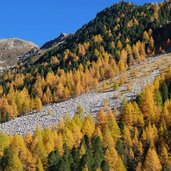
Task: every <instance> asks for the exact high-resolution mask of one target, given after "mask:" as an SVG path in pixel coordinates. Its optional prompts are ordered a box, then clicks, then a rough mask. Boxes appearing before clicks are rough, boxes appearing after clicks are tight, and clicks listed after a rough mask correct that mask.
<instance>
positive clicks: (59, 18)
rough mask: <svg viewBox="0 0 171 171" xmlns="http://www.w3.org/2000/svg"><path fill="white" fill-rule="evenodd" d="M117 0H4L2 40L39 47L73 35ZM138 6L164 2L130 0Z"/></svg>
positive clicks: (1, 7) (0, 15) (0, 13)
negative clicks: (30, 43)
mask: <svg viewBox="0 0 171 171" xmlns="http://www.w3.org/2000/svg"><path fill="white" fill-rule="evenodd" d="M116 2H118V0H1V2H0V38H20V39H24V40H28V41H32V42H34V43H36V44H38V45H39V46H41V45H42V44H44V43H45V42H47V41H49V40H51V39H54V38H56V37H57V36H58V35H59V34H60V33H74V32H75V31H76V30H77V29H79V28H80V27H81V26H82V25H84V24H86V23H88V22H89V21H90V20H92V19H93V18H95V16H96V14H97V12H100V11H101V10H103V9H105V8H106V7H110V6H111V5H112V4H114V3H116ZM131 2H133V3H136V4H144V3H147V2H161V0H141V1H139V0H131Z"/></svg>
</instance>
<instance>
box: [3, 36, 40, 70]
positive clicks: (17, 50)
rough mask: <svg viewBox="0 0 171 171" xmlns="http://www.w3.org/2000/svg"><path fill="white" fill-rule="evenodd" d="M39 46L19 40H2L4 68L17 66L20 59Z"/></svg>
mask: <svg viewBox="0 0 171 171" xmlns="http://www.w3.org/2000/svg"><path fill="white" fill-rule="evenodd" d="M35 47H36V48H37V47H38V46H37V45H36V44H34V43H32V42H27V41H24V40H21V39H17V38H11V39H0V61H1V66H2V67H11V66H15V65H16V64H17V63H18V61H19V57H20V56H22V55H23V54H25V53H27V52H29V51H30V50H31V49H33V48H35Z"/></svg>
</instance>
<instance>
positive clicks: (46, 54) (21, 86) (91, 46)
mask: <svg viewBox="0 0 171 171" xmlns="http://www.w3.org/2000/svg"><path fill="white" fill-rule="evenodd" d="M170 18H171V4H170V2H163V3H159V4H157V3H156V4H153V3H151V4H145V5H143V6H137V5H134V4H132V3H126V2H120V3H117V4H115V5H113V6H111V7H110V8H107V9H105V10H103V11H102V12H100V13H99V14H97V17H96V18H95V19H94V20H92V21H90V22H89V23H88V24H87V25H84V26H83V27H82V28H81V29H79V30H78V31H77V32H76V33H75V34H73V35H69V36H68V37H67V38H66V39H65V41H64V42H63V43H60V44H59V45H58V46H55V47H54V48H53V47H52V48H50V49H46V50H45V51H44V50H43V53H42V54H40V55H39V54H38V55H37V60H36V61H35V60H34V61H32V59H35V56H34V55H33V57H32V58H29V59H30V60H31V62H26V63H25V65H23V66H22V65H20V66H18V67H17V68H14V69H13V70H11V71H7V72H5V73H4V74H2V75H1V76H0V90H1V91H0V111H1V121H2V122H5V121H7V120H8V119H9V116H10V117H11V118H14V117H16V116H21V115H23V114H24V113H28V112H30V111H32V110H40V109H41V106H42V104H43V105H45V104H50V103H56V102H61V101H64V100H67V99H69V98H73V97H75V96H79V95H81V94H83V93H87V92H89V91H96V90H97V89H98V88H99V86H100V85H101V81H104V83H103V84H104V87H105V86H106V85H105V80H108V79H111V82H113V83H114V82H115V81H114V80H113V78H114V76H116V75H117V74H119V73H123V72H124V71H126V70H127V69H128V68H129V67H130V66H132V65H134V64H137V63H139V62H141V61H144V60H145V59H146V58H147V57H149V56H155V55H156V54H158V53H164V52H165V49H167V48H169V47H171V41H170V39H169V38H170V34H167V35H166V37H165V38H164V39H163V37H157V36H156V35H157V34H160V32H161V31H164V30H165V27H166V25H167V24H169V23H170ZM158 29H160V32H157V33H156V31H157V30H158ZM166 30H167V29H166ZM155 37H157V38H156V39H155ZM157 39H158V40H157ZM49 44H50V47H51V45H53V44H54V42H53V41H52V42H50V43H49ZM47 47H49V46H47ZM36 53H39V51H38V52H37V51H36ZM104 89H105V88H104ZM18 99H20V100H18ZM4 103H5V104H6V105H5V106H3V104H4ZM7 118H8V119H7Z"/></svg>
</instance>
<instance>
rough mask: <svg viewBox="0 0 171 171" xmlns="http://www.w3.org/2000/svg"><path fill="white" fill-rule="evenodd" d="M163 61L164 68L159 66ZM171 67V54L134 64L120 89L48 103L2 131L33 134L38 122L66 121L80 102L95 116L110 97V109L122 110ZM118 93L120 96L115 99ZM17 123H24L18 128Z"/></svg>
mask: <svg viewBox="0 0 171 171" xmlns="http://www.w3.org/2000/svg"><path fill="white" fill-rule="evenodd" d="M159 64H161V66H162V67H160V68H158V65H159ZM169 66H171V54H168V55H161V56H157V57H154V58H149V59H148V60H146V61H144V62H141V63H140V64H137V65H134V66H132V67H131V68H130V70H128V71H125V74H124V76H125V77H126V80H127V81H126V83H124V84H123V85H121V86H120V87H119V88H118V89H117V90H112V88H107V89H106V90H105V92H100V91H98V92H90V93H86V94H83V95H81V96H79V97H76V98H73V99H69V100H67V101H64V102H61V103H56V104H50V105H47V106H44V107H43V109H42V111H39V112H33V113H27V114H26V116H22V117H19V118H15V119H13V120H11V121H9V122H6V123H3V124H0V131H3V132H5V133H7V134H13V135H15V134H16V133H17V134H21V135H26V133H27V132H30V133H32V134H33V133H34V131H35V130H36V127H37V125H39V126H40V127H41V128H50V127H51V126H52V125H53V124H54V123H58V122H59V121H60V120H62V119H63V118H64V117H65V115H66V113H67V114H68V115H69V116H70V117H71V118H72V117H73V116H74V114H75V112H76V110H77V107H78V106H80V105H81V106H82V107H83V109H84V112H85V114H88V113H91V114H92V115H93V117H94V118H95V117H96V114H97V113H98V112H99V111H100V110H101V109H102V108H103V106H104V102H105V100H106V99H107V100H108V109H111V110H113V109H120V108H121V105H122V101H123V99H127V100H128V101H131V100H133V99H136V97H137V95H138V94H140V93H141V92H142V91H143V89H144V88H145V87H146V86H147V85H148V84H150V83H151V84H152V83H153V82H154V80H155V78H156V77H157V76H159V75H160V73H161V72H165V71H166V70H167V69H168V68H169ZM135 70H137V72H138V73H137V74H138V75H137V76H136V77H134V78H132V75H134V73H135ZM121 75H122V74H121ZM121 75H117V76H116V77H115V78H114V79H115V82H118V81H120V80H119V79H120V78H121V77H120V76H121ZM108 84H109V85H110V80H108ZM128 85H132V88H131V89H130V90H129V89H128ZM115 96H116V97H117V98H114V97H115ZM16 125H20V126H19V127H16Z"/></svg>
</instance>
